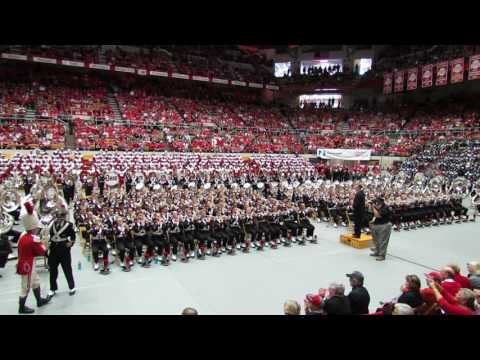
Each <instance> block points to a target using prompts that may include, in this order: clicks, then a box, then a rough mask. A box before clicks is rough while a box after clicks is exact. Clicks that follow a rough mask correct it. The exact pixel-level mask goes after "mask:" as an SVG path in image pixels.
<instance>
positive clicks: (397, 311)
mask: <svg viewBox="0 0 480 360" xmlns="http://www.w3.org/2000/svg"><path fill="white" fill-rule="evenodd" d="M392 315H415V313H414V311H413V309H412V307H411V306H410V305H408V304H404V303H396V304H395V305H394V306H393V311H392Z"/></svg>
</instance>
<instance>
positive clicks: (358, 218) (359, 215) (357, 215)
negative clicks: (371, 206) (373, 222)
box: [353, 184, 365, 238]
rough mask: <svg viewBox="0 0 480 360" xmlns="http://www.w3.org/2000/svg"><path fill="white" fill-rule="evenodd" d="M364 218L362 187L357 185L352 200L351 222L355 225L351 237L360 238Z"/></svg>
mask: <svg viewBox="0 0 480 360" xmlns="http://www.w3.org/2000/svg"><path fill="white" fill-rule="evenodd" d="M364 217H365V193H364V192H363V186H362V185H361V184H359V185H357V193H356V194H355V199H354V200H353V221H354V223H355V228H354V232H353V237H355V238H360V235H361V233H362V223H363V219H364Z"/></svg>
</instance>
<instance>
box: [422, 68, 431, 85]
mask: <svg viewBox="0 0 480 360" xmlns="http://www.w3.org/2000/svg"><path fill="white" fill-rule="evenodd" d="M432 84H433V65H432V64H429V65H424V66H423V67H422V88H427V87H432Z"/></svg>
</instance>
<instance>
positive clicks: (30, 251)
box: [17, 233, 45, 275]
mask: <svg viewBox="0 0 480 360" xmlns="http://www.w3.org/2000/svg"><path fill="white" fill-rule="evenodd" d="M37 256H45V246H44V245H43V244H42V243H41V242H40V241H39V238H38V237H37V236H33V235H32V234H29V233H26V234H24V235H22V236H21V237H20V239H19V240H18V263H17V274H19V275H30V274H31V273H32V269H33V261H34V258H35V257H37Z"/></svg>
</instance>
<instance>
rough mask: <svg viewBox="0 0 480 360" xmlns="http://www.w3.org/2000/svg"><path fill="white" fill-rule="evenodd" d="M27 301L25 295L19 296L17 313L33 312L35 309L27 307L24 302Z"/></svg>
mask: <svg viewBox="0 0 480 360" xmlns="http://www.w3.org/2000/svg"><path fill="white" fill-rule="evenodd" d="M26 302H27V297H26V296H25V297H20V298H19V301H18V305H19V306H18V313H19V314H33V313H34V312H35V310H33V309H32V308H29V307H28V306H27V305H25V303H26Z"/></svg>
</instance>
